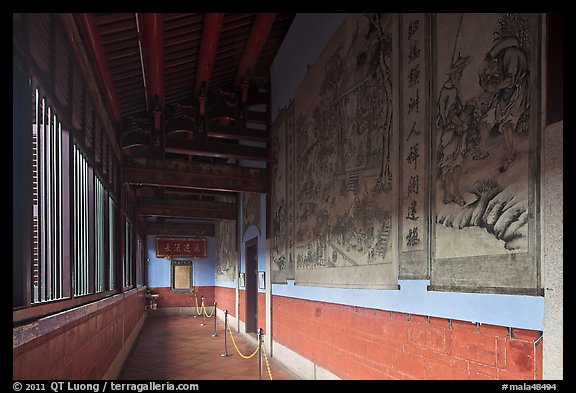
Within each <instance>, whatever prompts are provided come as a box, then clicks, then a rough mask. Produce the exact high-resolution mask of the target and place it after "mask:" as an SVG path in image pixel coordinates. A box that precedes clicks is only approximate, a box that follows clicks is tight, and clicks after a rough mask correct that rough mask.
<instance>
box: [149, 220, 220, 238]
mask: <svg viewBox="0 0 576 393" xmlns="http://www.w3.org/2000/svg"><path fill="white" fill-rule="evenodd" d="M146 233H147V234H148V235H162V236H171V235H180V236H208V237H213V236H216V227H215V226H214V224H187V223H176V222H163V223H151V222H149V223H147V224H146Z"/></svg>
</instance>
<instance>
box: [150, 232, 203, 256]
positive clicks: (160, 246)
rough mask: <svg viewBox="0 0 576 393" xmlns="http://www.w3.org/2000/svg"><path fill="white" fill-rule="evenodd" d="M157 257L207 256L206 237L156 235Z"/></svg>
mask: <svg viewBox="0 0 576 393" xmlns="http://www.w3.org/2000/svg"><path fill="white" fill-rule="evenodd" d="M156 257H158V258H165V257H190V258H204V257H206V238H191V237H160V236H158V237H156Z"/></svg>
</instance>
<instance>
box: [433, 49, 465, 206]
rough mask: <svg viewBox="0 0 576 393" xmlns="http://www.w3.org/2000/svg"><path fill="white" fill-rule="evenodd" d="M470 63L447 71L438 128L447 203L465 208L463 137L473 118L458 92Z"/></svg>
mask: <svg viewBox="0 0 576 393" xmlns="http://www.w3.org/2000/svg"><path fill="white" fill-rule="evenodd" d="M468 63H470V56H466V57H461V56H460V54H458V58H457V59H456V61H454V62H453V63H452V65H451V66H450V69H448V71H447V74H448V80H447V81H446V83H445V84H444V86H442V89H441V90H440V94H439V96H438V116H437V119H436V125H437V126H438V128H439V129H440V130H441V132H442V134H441V137H440V146H439V151H438V173H439V175H440V176H441V177H442V180H443V182H444V196H443V198H442V201H443V202H444V203H446V204H447V203H450V202H455V203H456V204H458V205H460V206H464V205H465V204H466V202H465V201H464V198H462V195H461V192H460V173H461V171H462V161H463V157H462V150H463V147H464V134H465V132H466V131H467V130H468V127H469V125H470V117H469V115H468V114H467V113H466V112H465V111H464V106H463V105H462V101H461V99H460V93H459V91H458V89H459V84H460V78H461V77H462V72H463V70H464V68H465V67H466V66H467V65H468Z"/></svg>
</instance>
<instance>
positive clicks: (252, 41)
mask: <svg viewBox="0 0 576 393" xmlns="http://www.w3.org/2000/svg"><path fill="white" fill-rule="evenodd" d="M275 18H276V13H259V14H256V18H255V19H254V23H253V24H252V29H251V30H250V36H249V37H248V43H247V44H246V48H245V49H244V53H243V54H242V60H241V61H240V66H239V67H238V73H237V74H236V79H234V84H235V85H237V86H238V85H240V83H242V81H243V80H244V78H245V77H246V76H247V75H248V74H249V73H250V72H251V71H253V70H254V66H255V65H256V62H257V61H258V57H259V56H260V52H261V51H262V47H263V46H264V43H265V42H266V39H267V38H268V34H269V33H270V30H271V29H272V25H273V24H274V19H275Z"/></svg>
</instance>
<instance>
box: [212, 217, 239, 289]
mask: <svg viewBox="0 0 576 393" xmlns="http://www.w3.org/2000/svg"><path fill="white" fill-rule="evenodd" d="M236 233H237V230H236V221H235V220H218V221H216V281H234V280H235V279H236V271H237V268H236V267H237V266H238V251H237V244H238V243H237V241H236Z"/></svg>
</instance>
